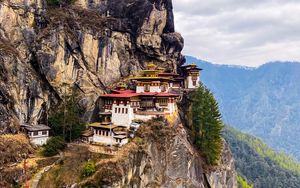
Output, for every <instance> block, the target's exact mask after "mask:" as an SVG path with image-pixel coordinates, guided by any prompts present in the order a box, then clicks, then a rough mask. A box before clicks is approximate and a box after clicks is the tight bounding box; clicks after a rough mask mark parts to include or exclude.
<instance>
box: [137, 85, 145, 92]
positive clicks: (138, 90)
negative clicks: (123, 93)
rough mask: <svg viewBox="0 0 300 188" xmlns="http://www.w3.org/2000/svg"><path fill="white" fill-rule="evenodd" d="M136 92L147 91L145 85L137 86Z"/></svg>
mask: <svg viewBox="0 0 300 188" xmlns="http://www.w3.org/2000/svg"><path fill="white" fill-rule="evenodd" d="M136 92H137V93H144V92H145V86H136Z"/></svg>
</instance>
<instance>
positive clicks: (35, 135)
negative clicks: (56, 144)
mask: <svg viewBox="0 0 300 188" xmlns="http://www.w3.org/2000/svg"><path fill="white" fill-rule="evenodd" d="M28 136H29V139H30V142H31V143H33V144H35V145H38V146H41V145H44V144H46V143H47V140H48V139H49V131H48V130H45V131H34V132H28Z"/></svg>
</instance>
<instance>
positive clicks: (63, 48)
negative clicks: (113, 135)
mask: <svg viewBox="0 0 300 188" xmlns="http://www.w3.org/2000/svg"><path fill="white" fill-rule="evenodd" d="M0 39H1V40H0V53H1V57H0V72H1V75H0V122H1V123H0V130H1V132H16V130H17V129H16V127H17V125H18V124H19V123H24V122H27V123H38V122H41V123H43V122H44V121H46V118H47V112H48V110H49V109H50V108H53V107H54V106H55V105H57V104H58V103H59V101H60V100H61V98H62V96H63V95H64V94H68V93H69V90H70V88H71V87H73V86H76V87H78V88H79V89H80V90H81V98H82V100H81V104H82V106H83V107H85V109H86V111H87V113H86V120H87V121H88V120H89V118H90V115H91V114H92V112H93V110H94V104H95V101H96V100H97V98H98V96H99V94H101V93H103V92H106V88H109V87H110V86H111V85H112V84H113V83H115V82H117V81H119V80H120V79H121V78H124V77H127V76H129V75H132V74H135V73H136V72H137V71H138V70H140V69H143V68H144V67H145V66H146V65H147V64H148V63H154V64H159V65H160V66H163V67H165V68H167V69H170V70H176V69H177V66H178V65H181V64H182V63H183V61H184V60H183V57H182V55H181V53H180V52H181V50H182V48H183V39H182V37H181V36H180V34H178V33H176V32H175V30H174V23H173V12H172V3H171V0H145V1H138V0H112V1H111V0H110V1H108V0H97V1H86V0H78V1H76V3H75V4H74V5H65V6H62V7H49V5H47V3H46V1H44V0H26V1H25V0H24V1H23V0H13V1H12V0H2V1H0Z"/></svg>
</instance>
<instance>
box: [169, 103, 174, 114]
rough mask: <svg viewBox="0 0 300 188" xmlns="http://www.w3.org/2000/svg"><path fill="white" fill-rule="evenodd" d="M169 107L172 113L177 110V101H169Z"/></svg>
mask: <svg viewBox="0 0 300 188" xmlns="http://www.w3.org/2000/svg"><path fill="white" fill-rule="evenodd" d="M168 109H169V112H170V113H173V112H176V105H175V102H173V103H168Z"/></svg>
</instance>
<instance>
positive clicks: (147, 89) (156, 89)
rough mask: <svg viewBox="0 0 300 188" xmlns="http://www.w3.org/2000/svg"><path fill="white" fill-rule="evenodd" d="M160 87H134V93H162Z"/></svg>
mask: <svg viewBox="0 0 300 188" xmlns="http://www.w3.org/2000/svg"><path fill="white" fill-rule="evenodd" d="M161 87H162V86H151V85H150V84H149V85H148V86H136V93H144V92H158V93H160V92H162V91H161Z"/></svg>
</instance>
